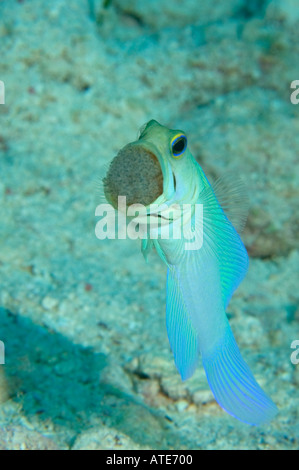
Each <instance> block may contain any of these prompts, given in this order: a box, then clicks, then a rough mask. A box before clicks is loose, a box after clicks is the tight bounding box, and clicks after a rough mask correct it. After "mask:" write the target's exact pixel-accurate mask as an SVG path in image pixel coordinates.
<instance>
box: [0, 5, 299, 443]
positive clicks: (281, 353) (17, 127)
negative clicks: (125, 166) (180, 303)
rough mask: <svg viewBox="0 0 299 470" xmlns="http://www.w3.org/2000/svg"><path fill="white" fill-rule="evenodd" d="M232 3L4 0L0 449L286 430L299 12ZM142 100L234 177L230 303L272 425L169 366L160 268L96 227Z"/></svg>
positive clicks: (145, 110) (294, 375) (211, 438)
mask: <svg viewBox="0 0 299 470" xmlns="http://www.w3.org/2000/svg"><path fill="white" fill-rule="evenodd" d="M104 3H105V8H104V6H103V5H104ZM247 3H248V2H245V1H244V2H243V1H241V0H227V1H226V2H222V1H220V0H218V1H215V2H199V1H198V0H185V1H184V2H182V1H179V0H175V1H173V2H169V1H166V0H160V1H158V0H152V1H149V2H142V1H141V0H140V1H139V0H134V1H133V0H132V1H130V0H112V1H110V2H103V4H102V2H100V1H98V2H97V1H95V2H92V1H89V2H88V1H85V0H77V1H73V2H68V1H66V0H51V2H47V1H38V0H30V1H29V0H28V1H27V0H23V1H16V0H2V1H0V48H1V54H0V80H1V81H3V82H4V84H5V104H4V105H0V199H1V204H0V220H1V224H0V279H1V286H0V340H2V341H3V342H4V343H5V362H6V363H5V365H1V366H0V403H1V405H0V449H298V446H299V419H298V410H299V397H298V386H299V365H295V364H292V363H291V360H290V356H291V353H292V349H291V347H290V346H291V343H292V341H294V340H296V339H299V327H298V321H299V308H298V295H299V294H298V265H299V253H298V187H299V172H298V153H299V105H297V106H296V105H293V104H292V103H291V101H290V94H291V89H290V84H291V82H292V81H293V80H296V79H298V80H299V65H298V64H299V63H298V57H299V33H298V31H299V28H298V26H299V11H298V6H297V8H296V2H293V1H292V0H286V1H283V0H281V1H279V0H276V1H266V0H265V1H253V2H251V3H250V6H248V5H247V6H246V4H247ZM210 4H211V5H210ZM150 119H156V120H157V121H159V122H161V123H162V124H164V125H166V126H168V127H171V128H179V129H183V130H184V131H185V132H186V134H187V136H188V139H189V145H190V148H191V151H192V153H193V154H194V156H196V158H197V160H198V161H199V163H200V165H201V166H202V168H203V169H204V171H205V172H206V174H207V175H208V176H209V177H212V178H217V177H218V176H221V175H222V174H223V173H225V172H227V171H229V172H230V173H234V172H235V174H236V175H240V176H242V178H243V179H244V180H245V181H246V185H247V187H248V193H249V199H250V212H249V218H248V222H247V226H246V229H245V231H244V233H243V239H244V242H245V244H246V247H247V249H248V252H249V255H250V269H249V272H248V275H247V277H246V278H245V280H244V282H243V283H242V284H241V286H240V288H239V289H238V290H237V292H236V293H235V295H234V297H233V299H232V301H231V303H230V305H229V308H228V314H229V318H230V322H231V326H232V329H233V331H234V333H235V336H236V338H237V341H238V344H239V346H240V349H241V351H242V353H243V354H244V357H245V358H246V360H247V362H248V364H249V365H250V367H251V368H252V370H253V371H254V374H255V376H256V378H257V380H258V381H259V382H260V384H261V385H262V386H263V387H264V389H265V390H266V391H267V393H269V395H270V396H271V397H272V398H273V400H274V401H275V403H276V404H277V406H278V408H279V414H278V416H277V417H276V418H275V419H274V420H273V421H272V422H271V423H270V424H268V425H265V426H261V427H258V428H255V427H249V426H247V425H245V424H242V423H240V422H238V421H236V420H235V419H233V418H232V417H230V416H229V415H227V414H226V413H225V412H224V411H222V410H221V409H220V407H219V406H218V405H217V404H216V402H215V401H214V399H213V395H212V393H211V392H210V389H209V387H208V384H207V382H206V378H205V375H204V372H203V370H202V367H201V365H199V367H198V370H197V371H196V373H195V375H194V376H193V377H192V379H190V380H188V381H186V382H184V383H182V382H181V379H180V376H179V374H178V373H177V371H176V369H175V366H174V362H173V357H172V353H171V351H170V347H169V344H168V340H167V334H166V327H165V278H166V270H165V267H164V266H163V265H162V263H161V262H160V260H159V259H158V257H157V256H155V255H154V254H153V255H152V256H151V257H150V262H149V263H148V264H146V263H145V261H144V259H143V257H142V255H141V253H140V246H139V243H138V242H133V241H130V240H125V241H123V240H115V241H113V240H104V241H99V240H97V239H96V237H95V234H94V228H95V223H96V219H95V217H94V213H95V208H96V206H97V204H98V203H99V194H98V191H97V186H98V183H99V182H100V180H101V177H102V175H103V168H104V166H105V165H107V164H108V163H109V161H110V160H111V159H112V158H113V157H114V156H115V155H116V153H117V152H118V150H119V149H120V148H121V147H123V146H124V145H125V144H127V143H128V142H130V141H133V140H135V139H136V134H137V131H138V129H139V127H140V126H141V125H142V124H143V123H145V122H147V121H148V120H150Z"/></svg>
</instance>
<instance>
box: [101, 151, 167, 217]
mask: <svg viewBox="0 0 299 470" xmlns="http://www.w3.org/2000/svg"><path fill="white" fill-rule="evenodd" d="M163 181H164V175H163V171H162V168H161V164H160V161H159V158H158V156H157V154H156V152H155V151H154V150H153V149H150V148H147V146H144V145H142V144H140V143H138V142H136V143H135V142H133V143H130V144H128V145H126V146H125V147H124V148H123V149H121V150H120V151H119V152H118V154H117V155H116V157H115V158H114V159H113V160H112V162H111V164H110V167H109V169H108V172H107V174H106V176H105V178H104V179H103V185H104V192H105V196H106V199H107V200H108V201H109V202H110V203H111V205H112V206H113V207H114V208H117V206H118V198H119V197H120V196H123V197H126V206H127V207H129V206H131V205H133V204H142V205H143V206H146V207H147V206H149V205H150V204H153V203H155V201H156V200H157V199H159V198H160V197H161V196H162V194H163Z"/></svg>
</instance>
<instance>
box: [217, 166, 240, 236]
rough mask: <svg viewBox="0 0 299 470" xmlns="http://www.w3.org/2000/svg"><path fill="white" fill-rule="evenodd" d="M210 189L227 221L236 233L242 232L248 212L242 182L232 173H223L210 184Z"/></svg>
mask: <svg viewBox="0 0 299 470" xmlns="http://www.w3.org/2000/svg"><path fill="white" fill-rule="evenodd" d="M212 188H213V191H214V193H215V196H216V198H217V200H218V202H219V204H220V206H221V207H222V209H223V210H224V212H225V214H226V216H227V218H228V219H229V221H230V222H231V223H232V225H233V226H234V227H235V229H236V230H237V232H239V233H240V232H242V230H243V229H244V227H245V224H246V220H247V216H248V210H249V198H248V193H247V190H246V186H245V184H244V182H243V180H242V179H241V178H240V177H238V176H236V175H235V174H233V173H225V174H224V175H222V176H220V178H218V179H217V180H216V181H215V182H214V183H213V184H212Z"/></svg>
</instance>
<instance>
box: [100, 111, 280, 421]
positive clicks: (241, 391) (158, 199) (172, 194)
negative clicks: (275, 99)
mask: <svg viewBox="0 0 299 470" xmlns="http://www.w3.org/2000/svg"><path fill="white" fill-rule="evenodd" d="M103 184H104V191H105V196H106V198H107V200H108V202H109V203H110V204H111V205H112V206H113V207H115V208H116V207H117V201H118V197H119V196H125V197H126V201H127V206H130V205H132V204H143V205H144V206H145V214H143V215H141V216H140V217H139V219H138V217H137V219H136V220H137V222H136V224H139V225H142V226H144V227H146V228H145V229H144V236H143V240H142V252H143V254H144V256H145V257H147V254H148V252H149V251H150V249H151V248H152V247H153V246H154V247H155V248H156V250H157V252H158V254H159V255H160V257H161V259H162V260H163V262H164V263H166V265H167V268H168V273H167V298H166V326H167V333H168V338H169V342H170V346H171V349H172V352H173V354H174V360H175V364H176V367H177V369H178V371H179V373H180V375H181V377H182V380H186V379H188V378H189V377H191V376H192V374H193V373H194V370H195V368H196V367H197V364H198V359H199V356H200V354H201V357H202V361H203V366H204V369H205V372H206V376H207V380H208V383H209V385H210V388H211V390H212V392H213V394H214V397H215V399H216V401H217V402H218V403H219V405H220V406H221V407H222V408H223V409H224V410H225V411H227V412H228V413H229V414H230V415H232V416H234V417H235V418H237V419H239V420H241V421H243V422H245V423H248V424H251V425H259V424H261V423H264V422H268V421H270V420H271V419H272V418H273V417H274V416H275V414H276V412H277V408H276V406H275V404H274V403H273V402H272V400H271V399H270V398H269V397H268V396H267V395H266V393H265V392H264V391H263V390H262V388H261V387H260V386H259V385H258V383H257V382H256V380H255V378H254V376H253V374H252V372H251V370H250V369H249V367H248V365H247V364H246V362H245V361H244V359H243V358H242V356H241V353H240V351H239V348H238V346H237V343H236V341H235V338H234V335H233V333H232V330H231V328H230V325H229V322H228V319H227V316H226V313H225V310H226V308H227V305H228V303H229V301H230V299H231V297H232V294H233V293H234V291H235V290H236V289H237V287H238V286H239V284H240V282H241V281H242V280H243V278H244V276H245V274H246V272H247V269H248V255H247V252H246V249H245V247H244V245H243V243H242V240H241V238H240V236H239V234H238V232H237V231H236V229H235V227H234V225H236V224H234V225H233V223H232V222H236V223H237V222H240V217H239V216H240V214H238V213H236V211H235V212H233V213H232V216H231V217H230V215H229V211H226V207H225V206H226V201H228V200H229V197H228V196H229V195H228V193H229V192H230V191H231V189H230V187H229V185H227V187H226V188H225V186H224V187H223V185H222V186H221V184H218V187H217V183H216V185H215V186H213V187H212V186H211V184H210V183H209V181H208V180H207V178H206V176H205V174H204V172H203V170H202V168H201V167H200V165H199V164H198V163H197V162H196V160H195V159H194V158H193V156H192V155H191V153H190V150H189V148H188V144H187V138H186V135H185V133H184V132H182V131H179V130H171V129H168V128H166V127H164V126H162V125H160V124H159V123H158V122H157V121H154V120H152V121H149V122H148V123H147V124H146V125H145V126H144V127H143V128H142V129H141V131H140V136H139V139H138V140H136V141H135V142H132V143H130V144H128V145H126V146H125V147H124V148H123V149H122V150H121V151H120V152H119V154H118V155H117V156H116V157H115V159H114V160H113V161H112V163H111V165H110V167H109V170H108V172H107V175H106V177H105V178H104V180H103ZM233 196H235V199H236V198H238V191H236V192H235V194H233ZM197 206H199V207H201V208H202V211H201V218H200V223H198V221H197V220H196V207H197ZM185 207H187V208H188V209H189V210H188V211H186V210H185V209H184V208H185ZM227 209H229V207H227ZM182 213H183V214H184V213H187V217H186V221H185V219H184V217H182ZM153 219H155V221H156V222H157V221H158V222H159V223H158V224H156V225H153V227H154V228H153V229H149V228H148V225H146V223H145V222H148V221H152V220H153ZM234 219H235V220H234ZM177 221H179V222H180V235H181V236H180V237H178V236H171V234H170V236H168V237H167V236H165V237H163V236H162V235H163V233H164V232H163V231H165V230H166V229H167V231H168V233H170V232H169V228H170V227H171V226H172V225H174V224H175V223H176V222H177ZM187 222H188V224H189V226H190V229H189V232H188V231H187V232H184V233H183V228H184V225H186V226H187ZM171 233H172V234H173V233H174V231H172V232H171ZM191 233H192V234H193V235H194V236H196V235H197V239H198V240H200V243H199V244H197V245H196V244H195V248H194V247H192V246H191V248H190V245H188V246H189V248H188V249H187V248H186V247H187V245H186V243H187V242H189V240H190V236H189V235H190V234H191ZM186 234H189V235H188V236H187V235H186Z"/></svg>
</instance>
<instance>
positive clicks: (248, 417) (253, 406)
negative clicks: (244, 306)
mask: <svg viewBox="0 0 299 470" xmlns="http://www.w3.org/2000/svg"><path fill="white" fill-rule="evenodd" d="M202 360H203V366H204V369H205V372H206V376H207V379H208V382H209V385H210V388H211V390H212V392H213V394H214V397H215V399H216V401H217V402H218V403H219V405H220V406H221V407H222V408H223V409H224V410H225V411H226V412H227V413H229V414H230V415H232V416H233V417H234V418H237V419H239V420H240V421H243V422H244V423H247V424H250V425H254V426H257V425H259V424H263V423H267V422H269V421H270V420H271V419H272V418H273V417H274V416H275V415H276V413H277V407H276V405H275V404H274V403H273V401H272V400H271V399H270V398H269V397H268V396H267V395H266V393H265V392H264V391H263V390H262V388H261V387H260V386H259V384H258V383H257V381H256V380H255V378H254V376H253V374H252V372H251V370H250V369H249V367H248V365H247V364H246V362H245V361H244V359H243V358H242V356H241V353H240V351H239V348H238V345H237V343H236V340H235V338H234V335H233V333H232V330H231V328H230V326H229V324H227V328H226V329H225V333H224V335H223V337H222V340H221V341H220V342H218V344H217V346H216V347H215V348H213V350H212V351H209V352H205V351H202Z"/></svg>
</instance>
